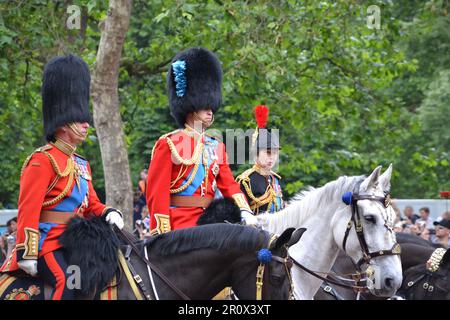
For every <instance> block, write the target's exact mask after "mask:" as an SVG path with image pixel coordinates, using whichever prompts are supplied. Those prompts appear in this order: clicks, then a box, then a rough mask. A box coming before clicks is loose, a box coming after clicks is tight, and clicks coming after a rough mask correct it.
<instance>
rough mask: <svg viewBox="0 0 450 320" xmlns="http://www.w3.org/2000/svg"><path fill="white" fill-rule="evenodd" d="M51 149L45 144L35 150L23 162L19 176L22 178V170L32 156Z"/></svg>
mask: <svg viewBox="0 0 450 320" xmlns="http://www.w3.org/2000/svg"><path fill="white" fill-rule="evenodd" d="M52 148H53V147H52V146H51V145H49V144H46V145H45V146H42V147H39V148H37V149H36V150H34V151H33V152H32V153H31V154H30V155H29V156H28V157H27V158H26V159H25V161H24V162H23V165H22V169H20V176H22V174H23V170H25V168H26V166H27V165H28V163H29V162H30V160H31V158H32V157H33V156H34V154H35V153H38V152H44V151H47V150H50V149H52Z"/></svg>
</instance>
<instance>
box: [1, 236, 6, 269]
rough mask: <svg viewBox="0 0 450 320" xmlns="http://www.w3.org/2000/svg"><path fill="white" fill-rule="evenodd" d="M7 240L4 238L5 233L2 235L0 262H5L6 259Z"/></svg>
mask: <svg viewBox="0 0 450 320" xmlns="http://www.w3.org/2000/svg"><path fill="white" fill-rule="evenodd" d="M6 251H7V248H6V242H5V239H4V238H3V235H1V236H0V264H3V261H5V259H6Z"/></svg>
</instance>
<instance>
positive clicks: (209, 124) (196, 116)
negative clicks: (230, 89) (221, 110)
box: [194, 112, 214, 127]
mask: <svg viewBox="0 0 450 320" xmlns="http://www.w3.org/2000/svg"><path fill="white" fill-rule="evenodd" d="M194 119H195V120H198V121H200V122H201V123H202V125H204V126H205V127H210V126H212V124H213V123H214V113H213V115H212V120H211V122H209V123H208V122H205V121H203V120H202V119H200V117H199V116H198V114H197V112H194Z"/></svg>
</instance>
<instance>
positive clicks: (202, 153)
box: [146, 129, 248, 232]
mask: <svg viewBox="0 0 450 320" xmlns="http://www.w3.org/2000/svg"><path fill="white" fill-rule="evenodd" d="M194 136H195V137H196V139H194ZM199 140H200V143H199ZM183 163H184V164H183ZM217 189H218V190H220V192H221V193H222V195H223V196H225V197H232V198H234V199H235V201H236V203H237V205H238V206H240V207H245V208H248V204H247V202H246V200H245V196H244V194H243V193H242V191H241V189H240V186H239V184H238V183H237V182H236V181H235V180H234V177H233V174H232V172H231V170H230V167H229V165H228V162H227V155H226V150H225V145H224V144H223V143H222V142H219V141H218V140H216V139H215V138H213V137H210V136H208V135H203V136H201V138H200V135H199V134H198V133H194V132H193V131H192V130H188V129H184V130H176V131H174V132H171V133H169V134H166V135H163V136H162V137H161V138H159V140H158V141H157V142H156V144H155V147H154V150H153V155H152V159H151V162H150V165H149V170H148V178H147V193H146V198H147V205H148V209H149V212H150V229H151V230H153V229H155V228H157V227H158V223H157V219H156V217H155V215H164V216H167V217H169V219H170V229H171V230H176V229H182V228H188V227H193V226H195V225H196V223H197V220H198V218H199V216H200V215H201V214H202V213H203V210H204V209H203V208H202V207H186V206H175V205H171V196H178V197H180V196H181V197H182V196H187V197H204V198H209V199H210V200H212V199H214V196H215V194H216V191H217ZM170 229H169V230H170ZM169 230H168V229H166V230H163V231H161V230H160V232H166V231H169Z"/></svg>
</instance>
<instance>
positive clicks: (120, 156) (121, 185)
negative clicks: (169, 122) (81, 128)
mask: <svg viewBox="0 0 450 320" xmlns="http://www.w3.org/2000/svg"><path fill="white" fill-rule="evenodd" d="M131 3H132V1H131V0H110V2H109V9H108V16H107V18H106V19H105V20H104V21H102V22H101V23H100V29H101V30H102V35H101V39H100V45H99V47H98V52H97V60H96V64H95V69H94V72H93V76H92V82H91V83H92V84H91V86H92V87H91V92H92V100H93V104H94V124H95V127H96V131H97V135H98V138H99V142H100V151H101V154H102V161H103V171H104V174H105V189H106V190H105V191H106V203H107V205H109V206H112V207H114V208H117V209H119V210H121V211H122V213H123V215H124V219H125V226H126V227H127V229H130V227H132V221H133V186H132V183H131V178H130V167H129V164H128V153H127V147H126V145H125V139H124V133H123V130H122V119H121V117H120V111H119V95H118V80H119V66H120V58H121V55H122V48H123V43H124V41H125V35H126V33H127V30H128V25H129V22H130V14H131Z"/></svg>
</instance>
